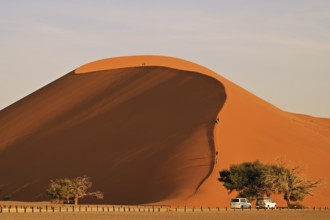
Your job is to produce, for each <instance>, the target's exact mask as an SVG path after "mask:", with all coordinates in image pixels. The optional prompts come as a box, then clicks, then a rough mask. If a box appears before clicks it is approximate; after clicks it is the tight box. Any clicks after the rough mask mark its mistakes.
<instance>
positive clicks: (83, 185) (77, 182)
mask: <svg viewBox="0 0 330 220" xmlns="http://www.w3.org/2000/svg"><path fill="white" fill-rule="evenodd" d="M90 188H92V182H91V180H90V178H89V177H86V176H78V177H76V178H74V179H73V180H72V184H71V187H70V191H71V193H72V195H73V198H74V204H75V205H78V199H80V198H83V197H86V196H95V197H96V198H97V199H103V198H104V194H103V193H102V192H101V191H95V192H88V190H89V189H90Z"/></svg>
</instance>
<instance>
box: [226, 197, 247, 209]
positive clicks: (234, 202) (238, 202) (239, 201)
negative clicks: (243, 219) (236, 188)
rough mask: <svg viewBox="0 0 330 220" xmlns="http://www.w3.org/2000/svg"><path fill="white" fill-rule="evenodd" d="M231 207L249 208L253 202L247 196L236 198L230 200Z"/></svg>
mask: <svg viewBox="0 0 330 220" xmlns="http://www.w3.org/2000/svg"><path fill="white" fill-rule="evenodd" d="M230 208H232V209H249V208H251V203H250V201H249V200H248V199H247V198H234V199H231V201H230Z"/></svg>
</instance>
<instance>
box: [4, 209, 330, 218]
mask: <svg viewBox="0 0 330 220" xmlns="http://www.w3.org/2000/svg"><path fill="white" fill-rule="evenodd" d="M0 219H2V220H12V219H13V220H21V219H22V220H24V219H31V220H41V219H47V220H48V219H50V220H75V219H83V220H87V219H93V220H104V219H123V220H124V219H145V220H153V219H182V220H184V219H187V220H189V219H226V220H242V219H244V220H278V219H281V220H328V219H330V211H312V210H295V211H294V210H286V211H284V210H282V211H256V210H252V211H228V212H225V211H223V212H220V213H213V212H211V213H180V212H170V213H87V214H86V213H55V214H54V213H33V214H0Z"/></svg>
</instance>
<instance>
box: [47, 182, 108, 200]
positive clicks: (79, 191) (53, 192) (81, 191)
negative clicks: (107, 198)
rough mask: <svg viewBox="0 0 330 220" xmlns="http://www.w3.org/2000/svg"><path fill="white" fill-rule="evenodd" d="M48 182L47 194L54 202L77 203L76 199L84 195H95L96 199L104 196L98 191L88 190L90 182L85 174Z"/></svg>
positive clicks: (90, 185)
mask: <svg viewBox="0 0 330 220" xmlns="http://www.w3.org/2000/svg"><path fill="white" fill-rule="evenodd" d="M50 182H51V183H50V186H49V189H48V190H47V194H48V195H49V196H50V198H51V199H52V201H55V202H62V203H63V202H65V203H74V204H75V205H78V200H79V199H80V198H83V197H86V196H95V197H96V198H97V199H103V197H104V195H103V193H102V192H100V191H96V192H88V190H89V189H90V188H91V187H92V182H91V180H90V178H89V177H86V176H79V177H76V178H74V179H68V178H64V179H57V180H54V181H53V180H51V181H50Z"/></svg>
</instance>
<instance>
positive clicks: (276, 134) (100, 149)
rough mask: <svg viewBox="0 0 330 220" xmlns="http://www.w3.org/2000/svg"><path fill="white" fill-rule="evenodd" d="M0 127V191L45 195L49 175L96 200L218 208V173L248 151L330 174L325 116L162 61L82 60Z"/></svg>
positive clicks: (253, 156) (5, 113) (4, 116)
mask: <svg viewBox="0 0 330 220" xmlns="http://www.w3.org/2000/svg"><path fill="white" fill-rule="evenodd" d="M216 118H219V123H218V124H217V125H216V124H215V123H214V120H216ZM0 131H1V132H0V149H1V150H0V174H1V176H2V178H1V182H0V186H2V191H1V192H0V198H1V197H4V196H7V195H12V198H13V199H16V200H40V199H44V191H45V188H46V187H47V184H48V181H49V179H54V178H60V177H65V176H67V177H73V176H77V175H88V176H90V177H91V178H92V180H93V182H94V188H95V189H99V190H101V191H104V192H105V200H104V201H102V203H114V204H140V203H161V204H170V205H192V206H222V207H224V206H228V205H229V199H230V198H231V197H233V196H235V194H233V195H228V194H227V192H226V191H225V189H224V188H223V187H222V185H221V183H219V182H218V181H217V178H218V172H219V170H221V169H223V168H228V167H229V165H230V164H233V163H240V162H243V161H253V160H257V159H259V160H260V161H262V162H275V160H276V158H282V159H285V160H287V161H293V162H296V163H300V164H302V165H303V166H304V167H305V168H306V173H307V175H308V177H310V178H317V177H322V178H324V180H325V182H327V181H329V179H330V172H328V171H327V169H326V167H330V162H329V160H328V157H329V156H330V120H329V119H320V118H315V117H311V116H306V115H298V114H292V113H288V112H284V111H282V110H280V109H278V108H276V107H275V106H273V105H271V104H269V103H267V102H265V101H263V100H261V99H260V98H258V97H256V96H254V95H253V94H251V93H249V92H248V91H246V90H244V89H242V88H241V87H239V86H237V85H235V84H233V83H232V82H230V81H228V80H226V79H224V78H223V77H221V76H219V75H217V74H216V73H214V72H212V71H211V70H209V69H207V68H204V67H202V66H199V65H197V64H194V63H191V62H188V61H184V60H181V59H176V58H171V57H162V56H132V57H121V58H111V59H105V60H100V61H96V62H93V63H90V64H87V65H84V66H82V67H80V68H78V69H76V70H75V71H73V72H71V73H69V74H67V75H65V76H64V77H62V78H60V79H58V80H56V81H55V82H53V83H51V84H49V85H47V86H45V87H44V88H42V89H40V90H38V91H37V92H35V93H33V94H31V95H29V96H27V97H26V98H24V99H22V100H20V101H18V102H17V103H15V104H13V105H11V106H9V107H7V108H6V109H4V110H2V111H1V112H0ZM215 152H219V156H218V163H217V164H214V161H215ZM327 195H329V187H328V186H327V185H326V184H325V185H324V187H323V188H322V189H320V190H319V191H318V192H316V194H315V196H314V197H310V198H308V199H306V200H305V202H304V204H305V205H308V206H325V205H329V202H328V196H327ZM277 199H278V201H277V202H278V203H279V204H280V205H281V204H283V205H284V203H283V201H281V200H279V198H277ZM85 202H95V200H85Z"/></svg>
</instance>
